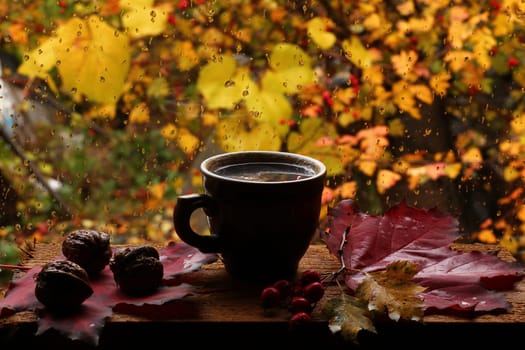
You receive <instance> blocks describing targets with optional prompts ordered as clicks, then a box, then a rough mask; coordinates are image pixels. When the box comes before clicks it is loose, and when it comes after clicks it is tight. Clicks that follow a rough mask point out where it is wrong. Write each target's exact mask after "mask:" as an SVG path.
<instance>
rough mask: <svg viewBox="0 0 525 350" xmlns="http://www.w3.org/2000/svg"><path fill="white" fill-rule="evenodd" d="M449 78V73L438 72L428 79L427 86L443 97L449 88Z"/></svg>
mask: <svg viewBox="0 0 525 350" xmlns="http://www.w3.org/2000/svg"><path fill="white" fill-rule="evenodd" d="M450 78H451V75H450V73H448V72H446V71H444V72H439V73H437V74H434V75H433V76H432V77H431V78H430V82H429V85H430V87H431V88H432V90H434V92H435V93H436V94H438V95H440V96H442V97H444V96H445V95H446V94H447V92H448V88H449V87H450V83H449V81H450Z"/></svg>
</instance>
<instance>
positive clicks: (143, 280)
mask: <svg viewBox="0 0 525 350" xmlns="http://www.w3.org/2000/svg"><path fill="white" fill-rule="evenodd" d="M109 267H110V269H111V271H112V272H113V277H114V279H115V282H116V283H117V285H118V286H119V288H120V290H121V291H122V292H124V293H126V294H130V295H147V294H151V293H153V292H155V290H157V289H158V288H159V286H160V285H161V284H162V278H163V276H164V267H163V265H162V263H161V262H160V260H159V252H158V251H157V249H155V248H154V247H152V246H148V245H143V246H138V247H126V248H122V249H120V250H118V251H117V252H116V253H115V254H114V255H113V257H112V258H111V261H110V262H109Z"/></svg>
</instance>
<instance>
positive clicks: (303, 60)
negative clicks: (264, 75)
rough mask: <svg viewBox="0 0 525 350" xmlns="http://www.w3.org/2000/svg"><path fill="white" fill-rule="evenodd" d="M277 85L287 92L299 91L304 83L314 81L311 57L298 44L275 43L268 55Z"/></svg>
mask: <svg viewBox="0 0 525 350" xmlns="http://www.w3.org/2000/svg"><path fill="white" fill-rule="evenodd" d="M269 65H270V68H271V69H272V70H273V72H274V74H275V77H274V78H273V79H275V80H276V81H277V82H278V83H277V86H271V87H270V88H279V89H282V91H284V93H287V94H294V93H297V92H299V91H300V90H301V89H302V88H303V87H304V86H305V85H308V84H311V83H313V82H314V71H313V69H312V67H311V58H310V56H308V55H307V54H306V53H305V52H304V51H303V50H302V49H301V48H300V47H299V46H297V45H294V44H289V43H284V44H277V45H276V46H275V47H274V48H273V50H272V52H271V54H270V57H269Z"/></svg>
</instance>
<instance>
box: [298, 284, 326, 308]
mask: <svg viewBox="0 0 525 350" xmlns="http://www.w3.org/2000/svg"><path fill="white" fill-rule="evenodd" d="M303 295H304V297H305V298H306V299H308V301H310V302H311V303H315V302H318V301H319V300H321V298H322V297H323V295H324V287H323V285H322V284H321V283H320V282H312V283H310V284H308V285H307V286H305V287H304V288H303Z"/></svg>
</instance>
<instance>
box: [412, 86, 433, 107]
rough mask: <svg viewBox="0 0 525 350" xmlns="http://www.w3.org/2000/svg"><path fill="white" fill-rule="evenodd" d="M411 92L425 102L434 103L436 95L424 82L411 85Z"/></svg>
mask: <svg viewBox="0 0 525 350" xmlns="http://www.w3.org/2000/svg"><path fill="white" fill-rule="evenodd" d="M410 92H412V94H414V96H416V97H417V99H418V100H420V101H422V102H425V103H426V104H432V101H434V96H433V95H432V91H431V90H430V88H429V87H428V86H426V85H423V84H417V85H411V86H410Z"/></svg>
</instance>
